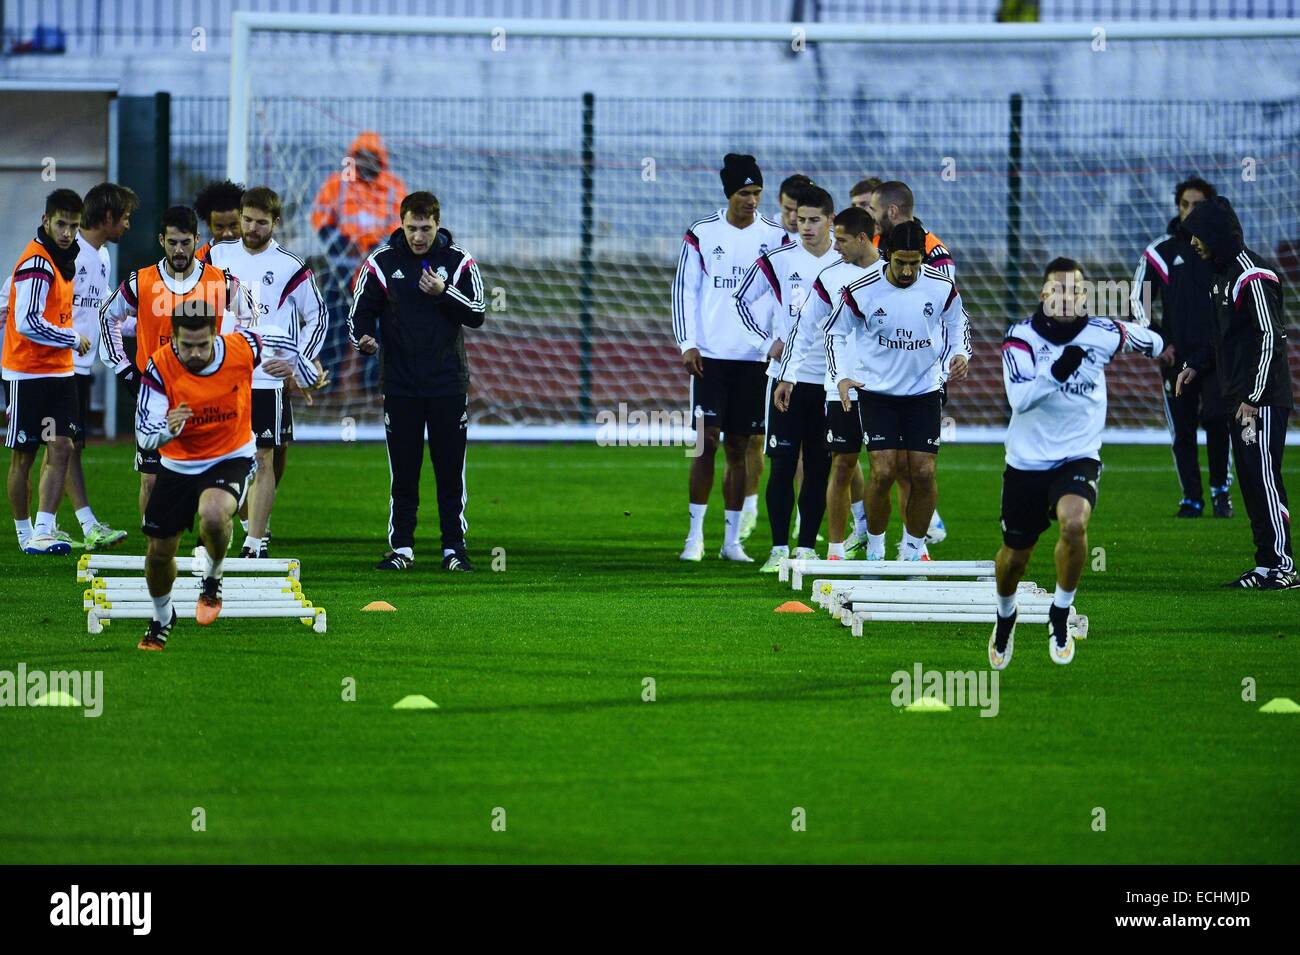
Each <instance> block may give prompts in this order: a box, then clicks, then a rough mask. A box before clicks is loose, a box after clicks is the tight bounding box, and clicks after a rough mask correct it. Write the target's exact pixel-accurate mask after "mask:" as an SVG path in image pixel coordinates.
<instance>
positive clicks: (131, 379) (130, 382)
mask: <svg viewBox="0 0 1300 955" xmlns="http://www.w3.org/2000/svg"><path fill="white" fill-rule="evenodd" d="M116 374H117V380H118V381H120V382H121V383H122V384H124V385H126V386H127V387H128V388H130V389H131V390H132V391H139V390H140V372H139V371H138V370H137V369H136V367H135V365H127V366H126V367H125V368H123V369H122V370H121V371H119V372H117V373H116Z"/></svg>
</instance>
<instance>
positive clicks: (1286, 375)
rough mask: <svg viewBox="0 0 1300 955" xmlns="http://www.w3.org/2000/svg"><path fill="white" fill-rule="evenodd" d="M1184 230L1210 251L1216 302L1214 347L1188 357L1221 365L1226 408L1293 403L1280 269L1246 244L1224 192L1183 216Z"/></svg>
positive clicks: (1198, 365) (1201, 365)
mask: <svg viewBox="0 0 1300 955" xmlns="http://www.w3.org/2000/svg"><path fill="white" fill-rule="evenodd" d="M1182 228H1183V231H1184V232H1186V233H1187V234H1188V235H1189V236H1194V237H1196V238H1197V239H1200V240H1201V242H1203V243H1204V244H1205V246H1206V248H1208V249H1209V251H1210V256H1211V257H1210V261H1209V265H1210V269H1211V272H1212V273H1213V278H1212V284H1211V287H1210V297H1211V301H1212V303H1213V304H1214V307H1215V316H1214V322H1213V325H1212V327H1211V337H1212V340H1213V347H1212V348H1205V349H1201V350H1199V351H1197V352H1196V353H1194V354H1192V355H1188V356H1186V359H1187V364H1188V365H1190V366H1191V367H1192V368H1194V369H1196V370H1197V371H1198V372H1202V373H1203V372H1205V371H1208V370H1209V369H1211V368H1217V369H1218V373H1219V386H1220V388H1221V389H1222V390H1223V397H1224V399H1225V400H1226V401H1227V403H1228V407H1229V408H1230V409H1232V410H1234V411H1235V410H1236V407H1237V405H1239V404H1241V403H1243V402H1244V403H1247V404H1251V405H1254V406H1255V407H1259V406H1261V405H1272V406H1274V407H1279V408H1290V407H1293V404H1294V402H1293V399H1292V396H1291V369H1290V368H1289V367H1288V365H1287V348H1286V318H1285V314H1284V312H1283V306H1282V284H1281V282H1280V281H1279V280H1278V276H1277V270H1276V269H1274V268H1273V267H1272V265H1271V263H1267V262H1265V260H1263V259H1261V258H1260V256H1259V255H1258V254H1256V253H1255V252H1252V251H1251V250H1250V249H1248V248H1247V247H1246V243H1245V241H1244V240H1243V238H1242V231H1241V222H1240V221H1238V219H1237V214H1236V213H1235V212H1234V211H1233V209H1232V204H1231V203H1230V202H1228V200H1227V199H1225V198H1224V197H1222V196H1216V197H1215V198H1213V199H1210V200H1209V201H1207V202H1202V203H1201V204H1200V205H1198V206H1197V207H1196V208H1195V209H1194V210H1192V213H1191V214H1190V215H1189V216H1188V217H1187V218H1186V219H1185V220H1184V221H1183V224H1182Z"/></svg>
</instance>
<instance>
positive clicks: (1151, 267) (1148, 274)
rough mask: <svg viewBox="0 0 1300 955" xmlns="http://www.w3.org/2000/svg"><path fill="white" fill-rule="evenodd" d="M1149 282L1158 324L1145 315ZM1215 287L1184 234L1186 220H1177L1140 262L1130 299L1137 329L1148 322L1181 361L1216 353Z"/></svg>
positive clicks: (1205, 267) (1206, 267) (1144, 254)
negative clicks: (1212, 291) (1212, 294)
mask: <svg viewBox="0 0 1300 955" xmlns="http://www.w3.org/2000/svg"><path fill="white" fill-rule="evenodd" d="M1148 282H1150V283H1151V287H1152V289H1153V291H1154V292H1155V294H1156V295H1158V296H1159V301H1160V321H1159V322H1156V321H1155V320H1154V319H1153V318H1152V316H1150V315H1148V314H1147V310H1146V303H1145V302H1144V301H1143V298H1144V295H1143V293H1144V291H1145V288H1144V286H1145V284H1146V283H1148ZM1213 284H1214V283H1213V281H1212V279H1211V272H1210V267H1209V265H1208V264H1207V263H1205V262H1202V261H1201V257H1200V256H1199V255H1197V254H1196V250H1195V249H1193V248H1192V244H1191V242H1189V241H1188V239H1187V235H1186V233H1184V232H1183V231H1182V221H1181V220H1180V219H1179V218H1178V217H1177V216H1174V218H1173V219H1171V220H1170V221H1169V228H1168V229H1167V230H1166V232H1165V234H1164V235H1162V236H1160V237H1159V238H1157V239H1155V240H1154V241H1153V242H1152V243H1151V244H1150V245H1148V246H1147V247H1146V249H1144V250H1143V252H1142V258H1141V259H1139V260H1138V266H1137V271H1136V272H1135V273H1134V274H1133V295H1132V297H1131V299H1130V302H1131V305H1132V314H1133V318H1134V320H1135V321H1136V322H1137V323H1138V324H1139V325H1148V324H1149V325H1150V326H1151V327H1152V328H1155V329H1156V330H1157V331H1159V332H1160V334H1161V336H1162V337H1163V338H1164V340H1165V341H1166V342H1167V343H1169V344H1172V345H1173V346H1174V355H1175V357H1176V358H1177V360H1178V361H1180V362H1181V361H1184V360H1186V359H1187V358H1188V357H1189V356H1191V355H1195V354H1196V353H1198V352H1201V351H1208V350H1210V349H1213V347H1214V339H1213V337H1212V331H1211V330H1212V327H1213V325H1214V303H1213V302H1212V301H1210V286H1211V285H1213Z"/></svg>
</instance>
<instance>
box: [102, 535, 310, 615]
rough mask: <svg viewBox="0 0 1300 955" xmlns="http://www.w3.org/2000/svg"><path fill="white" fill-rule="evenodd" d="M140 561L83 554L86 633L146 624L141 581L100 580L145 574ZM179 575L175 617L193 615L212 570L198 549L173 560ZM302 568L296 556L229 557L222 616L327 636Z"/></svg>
mask: <svg viewBox="0 0 1300 955" xmlns="http://www.w3.org/2000/svg"><path fill="white" fill-rule="evenodd" d="M144 561H145V559H144V557H143V556H140V557H131V556H123V555H112V556H109V555H106V554H85V555H83V556H82V558H81V559H80V560H79V561H78V562H77V580H78V581H80V582H82V583H85V584H86V585H87V586H86V589H85V590H84V591H83V592H82V598H81V599H82V610H83V611H85V613H86V631H87V632H88V633H103V632H104V628H105V627H107V626H109V625H110V624H111V623H112V622H113V621H114V620H148V619H151V618H152V617H153V614H154V607H153V600H152V598H151V597H150V595H149V587H148V583H147V582H146V581H145V579H144V577H127V576H112V577H109V576H103V577H101V576H99V574H100V573H101V572H103V571H122V570H126V571H131V570H134V571H143V570H144ZM176 569H177V571H178V573H179V574H182V575H184V574H186V572H188V576H178V577H177V578H176V580H175V581H174V582H173V584H172V606H173V607H175V608H176V613H177V615H178V616H182V617H186V616H188V617H193V616H194V611H195V606H196V603H197V601H198V597H199V594H200V593H201V591H202V586H203V581H202V580H201V578H202V577H203V576H204V575H205V574H206V573H207V572H208V571H209V570H210V569H211V562H210V560H209V558H208V555H207V552H206V551H205V550H204V549H203V547H202V546H200V547H196V548H194V552H193V554H192V555H191V556H189V557H181V556H177V558H176ZM301 576H302V567H301V564H300V563H299V561H298V560H297V559H295V558H269V559H268V558H252V557H228V558H226V560H225V561H224V562H223V565H222V579H221V595H222V597H221V614H220V616H221V617H225V618H230V619H240V618H245V619H251V618H275V617H279V618H284V619H297V620H299V621H301V622H302V623H303V624H305V625H307V626H309V627H311V628H312V629H313V630H314V631H315V632H316V633H325V632H326V627H327V625H328V619H329V618H328V617H327V615H326V613H325V608H324V607H317V606H314V605H313V604H312V602H311V601H310V600H308V599H307V598H306V596H305V595H304V594H303V592H302V581H301Z"/></svg>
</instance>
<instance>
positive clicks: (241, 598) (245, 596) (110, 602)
mask: <svg viewBox="0 0 1300 955" xmlns="http://www.w3.org/2000/svg"><path fill="white" fill-rule="evenodd" d="M236 594H237V595H238V596H235V595H236ZM198 596H199V592H198V591H197V590H195V591H190V592H189V593H177V592H176V591H172V602H173V603H174V604H176V605H177V606H179V605H180V604H193V603H196V602H197V600H198ZM136 604H139V605H141V606H144V605H145V604H148V605H149V606H151V607H152V606H153V599H152V598H151V597H150V596H149V593H148V591H142V590H140V591H126V592H114V591H108V590H87V591H86V592H85V593H84V594H83V595H82V609H83V610H89V609H91V608H92V607H134V606H135V605H136ZM281 604H284V605H286V606H287V605H290V604H292V605H295V606H298V607H310V606H311V601H310V600H308V599H307V598H306V597H304V596H303V595H302V594H301V593H294V592H293V591H279V590H275V591H270V590H239V591H234V592H233V594H232V596H231V597H230V598H229V599H227V598H225V596H224V595H223V598H222V601H221V606H222V607H223V608H225V607H244V606H247V607H270V606H277V607H278V606H280V605H281Z"/></svg>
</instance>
